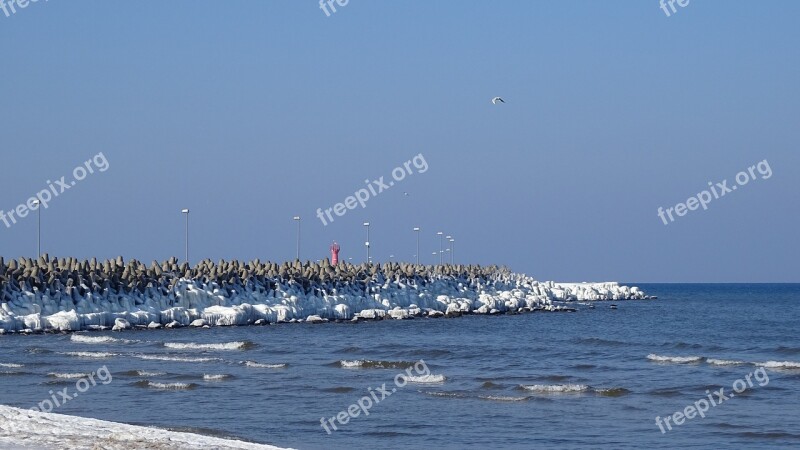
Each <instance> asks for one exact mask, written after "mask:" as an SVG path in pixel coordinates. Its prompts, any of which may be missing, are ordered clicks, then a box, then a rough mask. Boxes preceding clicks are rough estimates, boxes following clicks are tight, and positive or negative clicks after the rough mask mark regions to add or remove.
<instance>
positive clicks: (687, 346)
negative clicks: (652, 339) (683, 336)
mask: <svg viewBox="0 0 800 450" xmlns="http://www.w3.org/2000/svg"><path fill="white" fill-rule="evenodd" d="M664 345H665V346H667V347H670V346H671V347H672V348H677V349H679V350H688V349H698V348H703V346H702V345H700V344H690V343H688V342H676V343H674V344H671V345H670V344H664Z"/></svg>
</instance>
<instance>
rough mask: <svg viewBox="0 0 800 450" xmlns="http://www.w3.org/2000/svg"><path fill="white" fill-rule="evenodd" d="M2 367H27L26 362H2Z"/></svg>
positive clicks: (0, 364)
mask: <svg viewBox="0 0 800 450" xmlns="http://www.w3.org/2000/svg"><path fill="white" fill-rule="evenodd" d="M0 367H8V368H10V369H19V368H20V367H25V365H24V364H14V363H0Z"/></svg>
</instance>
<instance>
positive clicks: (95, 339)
mask: <svg viewBox="0 0 800 450" xmlns="http://www.w3.org/2000/svg"><path fill="white" fill-rule="evenodd" d="M70 340H71V341H72V342H78V343H81V344H111V343H114V342H116V343H122V344H128V343H131V342H133V341H129V340H127V339H117V338H113V337H111V336H87V335H85V334H73V335H71V336H70Z"/></svg>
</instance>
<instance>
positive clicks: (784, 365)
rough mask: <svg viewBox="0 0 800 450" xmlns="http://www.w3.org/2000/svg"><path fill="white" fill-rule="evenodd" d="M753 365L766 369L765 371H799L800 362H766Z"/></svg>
mask: <svg viewBox="0 0 800 450" xmlns="http://www.w3.org/2000/svg"><path fill="white" fill-rule="evenodd" d="M754 364H755V365H757V366H761V367H766V368H767V369H800V362H794V361H767V362H763V363H754Z"/></svg>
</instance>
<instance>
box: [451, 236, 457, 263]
mask: <svg viewBox="0 0 800 450" xmlns="http://www.w3.org/2000/svg"><path fill="white" fill-rule="evenodd" d="M455 255H456V240H455V239H452V238H451V239H450V265H453V264H455V260H456V256H455Z"/></svg>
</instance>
